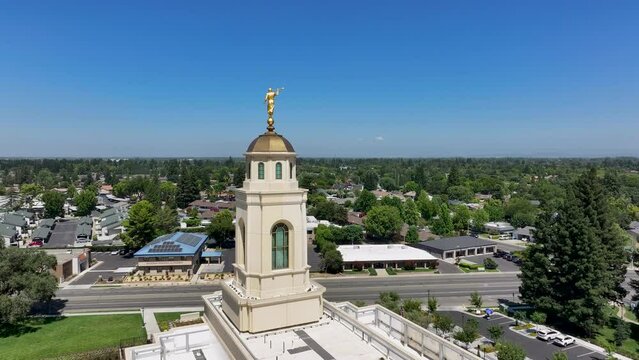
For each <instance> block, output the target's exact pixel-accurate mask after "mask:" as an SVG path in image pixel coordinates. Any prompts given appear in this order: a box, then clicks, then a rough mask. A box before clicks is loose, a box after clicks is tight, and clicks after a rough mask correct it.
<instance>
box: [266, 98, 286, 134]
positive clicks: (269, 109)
mask: <svg viewBox="0 0 639 360" xmlns="http://www.w3.org/2000/svg"><path fill="white" fill-rule="evenodd" d="M282 90H284V88H277V89H275V90H273V89H272V88H268V90H267V91H266V95H265V96H264V102H265V103H266V113H267V114H268V120H267V121H266V123H267V124H268V126H267V127H266V130H268V132H273V131H275V126H274V124H275V121H274V120H273V113H274V112H275V97H276V96H278V95H279V94H280V91H282Z"/></svg>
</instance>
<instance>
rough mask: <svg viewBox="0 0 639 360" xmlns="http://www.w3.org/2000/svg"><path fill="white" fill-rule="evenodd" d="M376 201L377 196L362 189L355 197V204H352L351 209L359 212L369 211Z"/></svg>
mask: <svg viewBox="0 0 639 360" xmlns="http://www.w3.org/2000/svg"><path fill="white" fill-rule="evenodd" d="M376 203H377V198H376V197H375V195H373V193H372V192H370V191H368V190H362V192H361V193H360V194H359V196H358V197H357V199H356V200H355V204H353V209H354V210H355V211H361V212H365V213H367V212H369V211H370V210H371V209H372V208H373V206H375V204H376Z"/></svg>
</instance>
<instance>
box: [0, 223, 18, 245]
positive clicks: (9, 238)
mask: <svg viewBox="0 0 639 360" xmlns="http://www.w3.org/2000/svg"><path fill="white" fill-rule="evenodd" d="M0 241H3V242H4V247H9V246H18V232H17V231H16V228H15V227H14V226H9V225H4V224H0Z"/></svg>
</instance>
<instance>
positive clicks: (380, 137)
mask: <svg viewBox="0 0 639 360" xmlns="http://www.w3.org/2000/svg"><path fill="white" fill-rule="evenodd" d="M375 140H377V141H384V138H383V137H382V136H375Z"/></svg>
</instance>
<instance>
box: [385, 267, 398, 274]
mask: <svg viewBox="0 0 639 360" xmlns="http://www.w3.org/2000/svg"><path fill="white" fill-rule="evenodd" d="M386 273H387V274H388V275H397V271H395V269H393V268H389V267H387V268H386Z"/></svg>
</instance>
